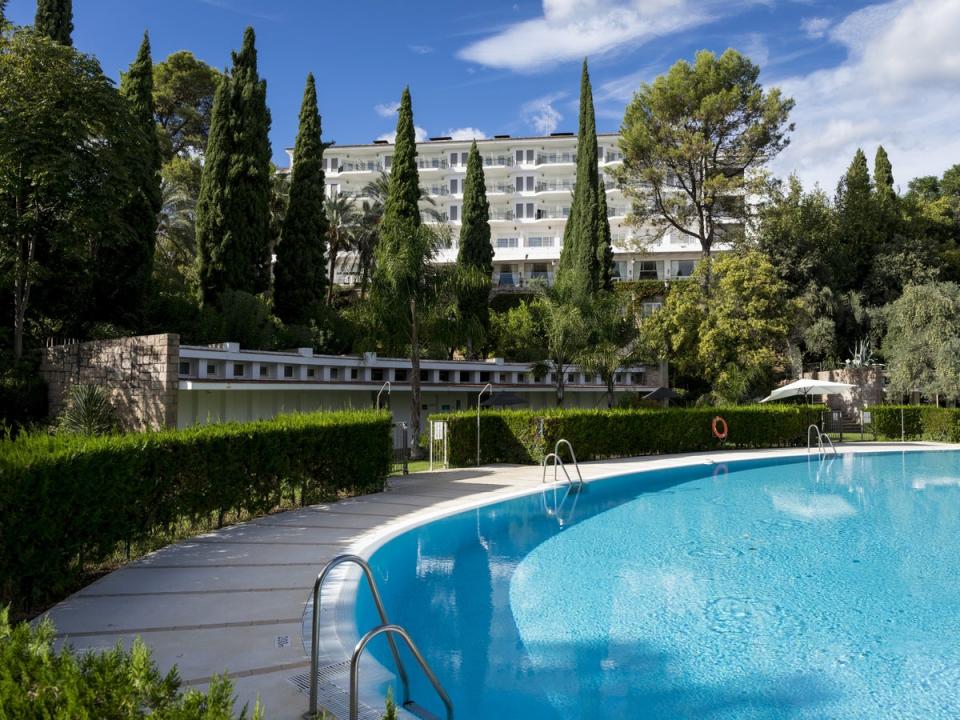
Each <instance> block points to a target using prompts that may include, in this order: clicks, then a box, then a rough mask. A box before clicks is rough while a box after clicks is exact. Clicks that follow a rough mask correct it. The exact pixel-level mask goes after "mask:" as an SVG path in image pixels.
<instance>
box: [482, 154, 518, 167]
mask: <svg viewBox="0 0 960 720" xmlns="http://www.w3.org/2000/svg"><path fill="white" fill-rule="evenodd" d="M483 166H484V167H512V166H513V158H512V157H510V156H509V155H485V156H484V158H483Z"/></svg>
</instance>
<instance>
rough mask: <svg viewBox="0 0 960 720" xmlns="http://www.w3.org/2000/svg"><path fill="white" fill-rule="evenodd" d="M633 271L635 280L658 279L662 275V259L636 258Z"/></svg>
mask: <svg viewBox="0 0 960 720" xmlns="http://www.w3.org/2000/svg"><path fill="white" fill-rule="evenodd" d="M633 272H634V276H635V279H636V280H660V279H662V277H663V261H662V260H637V262H636V263H635V264H634V266H633Z"/></svg>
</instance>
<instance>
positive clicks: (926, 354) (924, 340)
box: [883, 283, 960, 399]
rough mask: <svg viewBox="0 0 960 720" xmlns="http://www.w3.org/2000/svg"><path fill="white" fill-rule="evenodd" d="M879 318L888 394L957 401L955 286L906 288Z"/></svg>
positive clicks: (959, 357) (959, 346) (959, 290)
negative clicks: (918, 393)
mask: <svg viewBox="0 0 960 720" xmlns="http://www.w3.org/2000/svg"><path fill="white" fill-rule="evenodd" d="M884 315H885V319H886V324H887V332H886V337H885V338H884V341H883V355H884V358H885V359H886V363H887V366H888V368H889V372H890V390H891V391H893V392H895V393H900V394H909V393H911V392H913V391H915V390H919V391H921V392H922V393H923V394H924V395H926V396H927V397H931V398H932V397H935V396H936V397H940V396H943V397H946V398H951V399H958V398H960V286H958V285H957V284H955V283H927V284H925V285H909V286H908V287H907V288H906V289H905V290H904V292H903V295H902V296H901V297H900V298H899V299H897V300H896V301H894V302H893V303H891V304H889V305H887V306H886V307H885V308H884Z"/></svg>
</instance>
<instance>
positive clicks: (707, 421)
mask: <svg viewBox="0 0 960 720" xmlns="http://www.w3.org/2000/svg"><path fill="white" fill-rule="evenodd" d="M820 410H821V407H820V406H801V405H789V406H788V405H746V406H735V407H713V408H669V409H636V410H618V409H614V410H546V411H532V410H504V411H486V412H482V413H481V414H480V447H481V462H483V463H495V462H502V463H539V462H541V461H542V460H543V457H544V455H545V454H546V453H548V452H550V451H552V450H553V447H554V445H555V444H556V442H557V440H559V439H560V438H565V439H567V440H569V441H570V443H571V444H572V445H573V448H574V450H575V451H576V453H577V459H578V460H599V459H603V458H617V457H633V456H637V455H657V454H660V453H678V452H694V451H698V450H716V449H719V448H722V447H732V448H759V447H783V446H790V445H801V444H803V443H805V442H806V439H805V438H806V430H807V426H808V425H810V424H811V423H812V422H816V421H817V420H818V419H819V414H820ZM717 415H720V416H722V417H723V418H725V419H726V421H727V423H728V425H729V429H730V434H729V437H728V438H727V440H726V442H724V443H721V442H720V441H719V440H717V439H716V438H715V437H713V433H712V431H711V421H712V420H713V418H714V417H715V416H717ZM431 419H432V420H445V421H446V422H447V433H448V435H447V443H448V450H449V454H450V463H451V465H461V466H462V465H473V464H474V463H475V462H476V456H477V455H476V453H477V424H476V423H477V415H476V412H475V411H473V412H469V411H468V412H460V413H449V414H442V415H434V416H432V417H431Z"/></svg>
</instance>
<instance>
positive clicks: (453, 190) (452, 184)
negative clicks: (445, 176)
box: [450, 178, 457, 195]
mask: <svg viewBox="0 0 960 720" xmlns="http://www.w3.org/2000/svg"><path fill="white" fill-rule="evenodd" d="M450 193H451V194H452V195H456V194H457V178H450Z"/></svg>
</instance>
